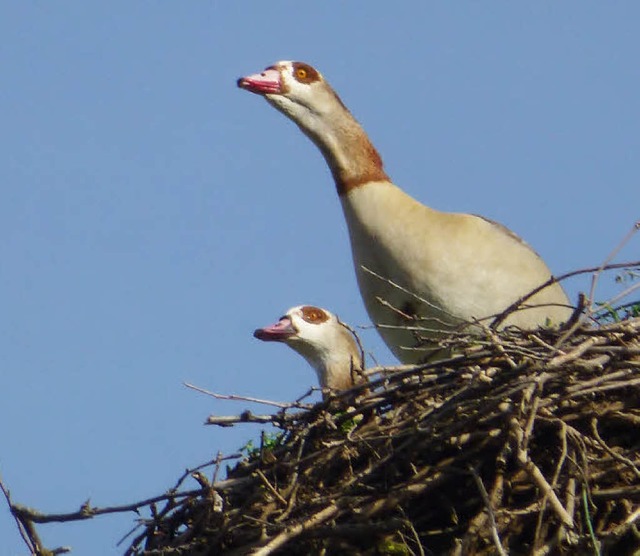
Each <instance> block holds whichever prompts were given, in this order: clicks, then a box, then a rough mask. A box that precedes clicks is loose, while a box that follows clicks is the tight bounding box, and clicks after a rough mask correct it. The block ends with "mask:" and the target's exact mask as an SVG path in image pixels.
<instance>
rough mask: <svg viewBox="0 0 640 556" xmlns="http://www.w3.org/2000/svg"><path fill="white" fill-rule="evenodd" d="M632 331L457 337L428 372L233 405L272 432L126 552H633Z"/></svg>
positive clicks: (639, 396)
mask: <svg viewBox="0 0 640 556" xmlns="http://www.w3.org/2000/svg"><path fill="white" fill-rule="evenodd" d="M639 331H640V318H633V319H629V320H626V321H623V322H619V323H613V324H607V325H603V326H600V327H598V328H590V327H587V326H585V325H581V326H576V327H574V328H573V330H571V331H570V332H567V331H564V332H561V331H552V330H538V331H536V332H535V333H532V332H521V331H515V330H514V331H506V332H501V333H500V334H499V335H498V334H496V333H489V332H488V333H487V337H486V338H481V339H478V338H474V339H469V338H458V339H456V340H454V341H450V344H449V345H448V346H447V347H449V348H453V349H454V350H455V353H458V354H459V355H457V356H455V357H452V358H450V359H449V360H447V361H445V362H441V363H439V364H437V365H435V364H431V365H422V366H416V367H414V368H411V369H409V370H403V371H399V372H394V373H384V372H381V373H379V374H378V375H377V376H374V377H372V380H371V382H370V383H369V384H368V385H365V386H363V387H360V388H357V389H354V390H351V391H349V392H345V393H342V394H341V395H338V396H332V397H331V398H329V399H327V400H325V401H323V402H320V403H318V404H316V405H313V406H309V407H308V408H306V409H301V408H300V407H301V405H298V406H296V407H293V408H287V409H283V410H281V411H279V412H278V413H276V414H273V415H271V416H269V417H268V419H267V418H265V417H262V418H259V419H258V418H256V417H255V416H253V415H252V414H250V413H248V412H246V413H244V414H243V415H242V416H240V417H239V419H238V420H239V421H247V422H250V421H261V422H264V421H267V420H268V421H270V422H271V423H272V424H273V425H274V426H275V427H277V428H278V429H280V431H281V434H280V435H279V436H278V437H277V439H276V440H273V438H271V439H270V440H269V441H266V440H264V439H265V435H263V442H262V446H261V447H260V448H259V449H256V450H254V451H253V452H252V453H250V455H249V456H248V457H244V458H242V459H239V460H238V461H236V462H234V463H235V466H234V467H233V468H228V469H227V478H226V479H224V480H217V474H218V471H219V467H220V463H221V462H220V461H218V462H217V464H216V463H215V462H212V463H211V464H210V465H211V466H212V468H213V471H214V477H213V480H212V481H210V480H209V479H207V477H206V476H205V473H204V472H203V469H200V470H199V471H197V472H196V473H195V474H192V476H194V477H195V478H196V479H197V480H198V482H199V483H200V486H201V488H199V489H197V490H193V491H190V492H188V493H186V494H185V493H184V492H183V493H182V495H180V488H177V489H176V490H175V491H172V493H173V492H175V493H176V495H175V496H173V494H172V493H169V496H168V498H167V500H166V501H164V507H163V508H161V509H160V508H157V507H156V506H155V505H153V507H152V510H153V511H152V516H151V517H150V518H149V519H144V520H142V527H143V532H142V533H140V534H138V536H137V537H136V538H135V539H133V542H132V544H131V546H130V548H129V549H128V550H127V552H126V554H127V555H143V554H144V555H151V554H193V555H200V554H202V555H205V554H207V555H208V554H258V555H266V554H291V555H297V554H299V555H310V554H311V555H313V554H331V555H334V554H345V555H347V554H349V555H351V554H362V555H365V554H366V555H374V554H390V555H405V554H406V555H410V554H435V555H440V554H452V555H454V554H457V555H467V554H483V555H484V554H486V555H489V554H492V555H493V554H511V555H517V554H536V555H544V554H615V555H621V554H634V553H635V551H636V550H637V549H638V547H640V535H639V532H638V529H637V527H636V526H637V523H638V521H639V519H640V509H639V508H640V455H639V453H640V450H639V448H640V409H639V407H640V332H639ZM452 344H454V345H452ZM373 378H375V380H374V379H373ZM204 471H206V469H205V470H204ZM187 476H188V475H187V474H185V477H184V478H183V479H186V477H187ZM181 482H182V481H181ZM178 487H180V483H179V484H178Z"/></svg>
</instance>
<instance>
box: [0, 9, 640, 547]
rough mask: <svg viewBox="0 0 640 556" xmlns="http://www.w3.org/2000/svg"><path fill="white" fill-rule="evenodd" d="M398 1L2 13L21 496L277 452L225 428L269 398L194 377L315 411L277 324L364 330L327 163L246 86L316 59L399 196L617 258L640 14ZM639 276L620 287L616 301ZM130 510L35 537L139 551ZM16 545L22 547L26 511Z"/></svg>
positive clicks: (6, 391) (11, 374)
mask: <svg viewBox="0 0 640 556" xmlns="http://www.w3.org/2000/svg"><path fill="white" fill-rule="evenodd" d="M390 6H391V4H390V3H388V2H348V3H346V2H345V3H337V2H336V3H329V2H324V3H301V2H277V1H276V2H269V3H264V2H253V3H247V2H149V1H137V2H124V1H121V0H116V1H113V2H109V3H102V4H99V3H97V2H80V1H75V2H64V1H61V2H4V3H2V5H1V6H0V36H2V38H3V40H2V43H3V46H2V48H1V49H0V67H1V68H2V86H1V87H0V121H1V122H2V133H1V134H0V142H1V143H2V145H1V147H2V148H1V149H0V153H1V154H0V157H1V163H0V175H1V177H2V185H1V187H0V260H1V264H0V307H1V313H0V315H1V316H0V327H1V329H0V332H1V333H0V354H1V355H0V361H1V363H2V365H1V368H0V373H1V374H0V376H1V377H2V387H1V388H0V439H1V444H0V474H1V475H2V477H3V479H4V481H5V482H6V483H7V485H8V486H9V487H10V489H11V491H12V494H13V497H14V499H15V500H17V501H19V502H22V503H24V504H27V505H30V506H35V507H37V508H39V509H41V510H43V511H47V512H63V511H73V510H75V509H77V508H78V507H79V506H80V505H81V504H82V503H83V502H84V501H85V500H86V499H87V498H91V503H92V504H94V505H98V506H105V505H112V504H119V503H126V502H131V501H134V500H138V499H142V498H145V497H148V496H152V495H155V494H158V493H160V492H161V491H163V490H164V489H165V488H167V487H168V486H169V485H171V484H172V483H173V482H174V480H175V479H176V478H177V477H178V476H179V475H180V474H181V473H182V471H183V470H184V469H185V468H186V467H189V466H194V465H196V464H199V463H202V462H204V461H207V460H209V459H211V458H213V457H214V456H215V454H216V453H217V452H218V451H219V450H221V451H223V452H225V453H229V452H232V451H234V450H235V449H237V448H238V447H240V446H242V445H243V444H244V443H246V441H247V440H249V439H251V438H256V437H257V436H258V429H257V428H255V429H254V428H250V427H248V426H247V427H245V428H242V427H240V428H237V429H214V428H208V427H204V426H202V422H203V421H204V420H205V418H206V417H207V416H208V415H209V414H212V413H215V414H218V415H226V414H235V413H238V412H240V411H241V410H243V409H245V408H251V409H254V410H255V409H256V408H255V407H252V406H250V405H249V404H246V403H234V402H225V401H215V400H213V399H210V398H208V397H206V396H204V395H202V394H199V393H197V392H194V391H192V390H188V389H187V388H185V387H184V386H183V385H182V383H183V382H184V381H188V382H191V383H195V384H197V385H199V386H201V387H203V388H208V389H210V390H215V391H217V392H221V393H227V394H246V395H253V396H256V397H261V398H268V399H274V400H291V399H292V398H294V397H297V396H298V395H300V394H301V393H302V392H304V391H305V390H306V389H307V388H308V387H309V386H310V385H312V384H313V383H314V378H315V377H314V373H313V372H312V371H311V370H310V369H309V368H307V367H306V365H305V363H304V361H303V360H302V359H301V358H299V357H298V356H297V355H296V354H294V353H293V352H291V351H289V350H287V349H285V348H284V347H283V346H279V345H273V344H271V345H265V344H263V343H261V342H258V341H257V340H254V339H253V337H252V331H253V330H254V329H255V328H256V327H258V326H261V325H264V324H267V323H270V322H272V321H274V320H275V319H277V317H279V316H280V315H281V314H282V313H283V312H284V311H285V310H286V309H287V308H288V307H290V306H293V305H298V304H301V303H312V304H316V305H320V306H324V307H327V308H329V309H331V310H333V311H334V312H336V313H338V314H339V315H340V316H341V317H342V318H343V320H345V321H347V322H349V323H351V324H352V325H354V326H358V325H367V324H368V320H367V316H366V313H365V311H364V308H363V306H362V303H361V301H360V296H359V293H358V290H357V287H356V284H355V278H354V275H353V269H352V267H351V258H350V251H349V246H348V242H347V234H346V228H345V225H344V222H343V218H342V213H341V210H340V206H339V202H338V200H337V198H336V195H335V192H334V188H333V184H332V182H331V178H330V175H329V172H328V170H327V169H326V167H325V165H324V161H323V160H322V158H321V156H320V154H319V153H318V152H317V150H316V149H315V147H314V146H313V145H312V144H311V143H310V142H309V141H308V140H307V139H306V138H305V137H304V136H303V135H302V134H301V133H300V132H299V131H298V130H297V128H295V126H294V125H293V124H291V123H290V122H288V121H286V120H285V118H284V117H283V116H282V115H280V114H278V113H277V112H276V111H275V110H273V109H272V108H271V107H270V106H268V105H267V104H266V103H265V102H264V101H263V100H262V99H260V98H258V97H256V96H254V95H250V94H248V93H247V92H245V91H241V90H239V89H237V88H236V85H235V80H236V78H237V77H239V76H241V75H245V74H248V73H254V72H256V71H259V70H261V69H262V68H264V67H265V66H267V65H270V64H271V63H273V62H275V61H277V60H281V59H297V60H303V61H306V62H310V63H312V64H313V65H315V66H316V67H317V68H319V69H320V71H322V72H323V74H324V75H325V77H326V78H327V79H328V80H329V81H330V82H331V83H332V85H333V86H334V88H335V89H336V90H337V91H338V92H339V94H340V95H341V97H342V99H343V101H344V102H345V103H346V104H347V106H349V107H350V109H351V110H352V112H353V113H354V115H355V116H356V117H357V118H358V119H359V120H360V121H361V123H362V124H363V125H364V127H365V129H366V130H367V131H368V133H369V135H370V136H371V138H372V140H373V142H374V144H375V145H376V146H377V147H378V149H379V151H380V153H381V154H382V156H383V159H384V160H385V164H386V168H387V170H388V173H389V174H390V175H391V176H392V178H393V179H394V181H395V182H396V183H397V184H398V185H400V186H401V187H403V188H404V189H405V190H407V191H408V192H409V193H411V194H412V195H413V196H415V197H416V198H418V199H420V200H421V201H423V202H425V203H427V204H429V205H431V206H433V207H434V208H438V209H441V210H450V211H461V212H473V213H479V214H482V215H484V216H488V217H490V218H493V219H495V220H498V221H500V222H502V223H504V224H506V225H507V226H509V227H510V228H512V229H513V230H514V231H516V232H517V233H518V234H520V235H521V236H523V237H524V238H525V239H526V240H527V241H528V242H529V243H531V244H532V245H533V246H534V247H535V248H536V249H537V250H538V251H539V252H540V253H541V254H542V255H543V257H544V258H545V259H546V260H547V262H548V263H549V265H550V266H551V268H552V269H553V271H554V272H556V273H562V272H565V271H568V270H573V269H577V268H581V267H585V266H590V265H597V264H599V263H600V262H602V260H603V259H604V258H605V257H606V255H607V254H608V253H609V252H610V251H611V250H612V249H613V247H614V246H615V245H616V244H617V243H618V242H619V241H620V239H621V238H622V237H623V236H624V234H625V233H626V232H627V231H628V229H629V228H630V227H631V225H632V224H633V222H634V221H635V220H637V219H639V218H640V202H639V200H640V175H639V174H640V173H639V171H638V153H639V152H640V144H639V143H640V141H639V139H638V128H639V123H640V120H639V114H640V95H638V90H639V89H640V65H639V64H638V60H637V57H638V52H639V42H640V39H639V38H638V30H637V22H638V20H639V18H640V4H638V3H637V2H634V1H627V2H624V1H621V2H616V3H614V4H611V3H602V2H591V1H580V2H577V1H567V2H562V3H559V2H535V3H522V2H517V3H516V2H506V1H505V2H502V1H498V2H492V3H490V4H487V3H479V2H455V3H453V2H437V3H436V2H404V3H402V2H396V3H394V4H393V6H392V7H390ZM638 245H639V240H638V239H637V238H635V239H634V240H633V241H632V242H630V243H629V245H628V246H627V248H626V249H625V250H624V251H623V253H622V254H621V255H620V257H619V258H620V259H621V260H631V259H638V258H640V257H639V256H638V253H639V251H640V250H639V249H638ZM469 271H470V272H473V269H469ZM587 288H588V283H587V281H586V280H584V279H582V280H576V281H573V282H571V283H569V284H568V285H567V289H568V291H569V293H570V295H571V297H572V298H573V299H575V297H576V295H577V293H578V291H584V290H586V289H587ZM619 288H620V286H618V285H616V284H615V283H614V282H613V279H612V277H609V278H605V279H603V280H602V283H601V288H600V290H599V292H598V298H599V299H601V300H605V299H607V298H608V297H610V296H611V295H612V294H614V293H616V292H617V291H619ZM362 337H363V340H364V343H365V345H366V346H367V348H368V349H369V350H371V351H372V352H373V353H374V354H375V356H376V357H377V358H378V360H379V361H380V362H383V363H393V358H392V357H391V355H390V354H389V352H388V351H387V350H386V348H385V347H384V346H383V345H382V343H381V342H380V340H379V339H378V338H377V336H376V334H375V332H374V331H371V330H364V331H363V332H362ZM257 409H258V410H259V411H263V410H264V409H263V408H257ZM134 518H135V516H134V515H127V516H120V517H103V518H100V519H97V520H94V521H93V522H83V523H79V524H75V525H65V524H61V525H48V526H43V527H40V529H39V531H40V533H41V534H42V537H43V539H44V540H45V542H46V544H47V545H48V546H49V547H50V548H52V547H55V546H59V545H70V546H72V547H73V549H74V552H73V553H74V554H93V555H98V556H100V555H111V554H120V553H121V552H122V551H123V549H122V547H120V548H118V547H116V541H117V540H118V539H119V538H120V537H121V536H122V535H124V534H125V533H126V532H127V531H128V530H129V528H130V527H131V525H132V523H133V520H134ZM0 539H2V541H0V545H1V546H0V555H2V556H4V555H5V554H6V555H11V556H14V555H22V554H26V549H25V547H24V545H23V544H22V541H21V540H20V537H19V535H18V532H17V529H16V528H15V525H14V523H13V521H12V519H11V516H10V515H9V513H8V511H7V509H6V507H4V506H3V505H2V504H0Z"/></svg>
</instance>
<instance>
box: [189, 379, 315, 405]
mask: <svg viewBox="0 0 640 556" xmlns="http://www.w3.org/2000/svg"><path fill="white" fill-rule="evenodd" d="M183 384H184V385H185V386H186V387H187V388H191V389H192V390H195V391H196V392H200V393H202V394H206V395H207V396H211V397H212V398H215V399H217V400H234V401H242V402H252V403H259V404H263V405H270V406H273V407H279V408H280V409H292V408H296V409H310V408H311V407H313V406H312V405H311V404H301V403H298V402H296V403H289V402H274V401H272V400H263V399H260V398H253V397H251V396H238V395H236V394H217V393H216V392H211V391H210V390H205V389H204V388H200V387H199V386H194V385H193V384H189V383H188V382H183Z"/></svg>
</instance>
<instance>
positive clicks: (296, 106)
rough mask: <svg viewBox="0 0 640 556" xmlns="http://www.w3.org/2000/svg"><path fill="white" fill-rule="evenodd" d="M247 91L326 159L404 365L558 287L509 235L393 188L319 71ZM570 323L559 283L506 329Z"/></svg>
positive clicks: (290, 66)
mask: <svg viewBox="0 0 640 556" xmlns="http://www.w3.org/2000/svg"><path fill="white" fill-rule="evenodd" d="M238 86H239V87H241V88H243V89H246V90H248V91H250V92H252V93H256V94H259V95H262V96H264V97H265V99H266V100H267V101H268V102H269V104H271V105H272V106H274V107H275V108H277V109H278V110H279V111H280V112H282V113H283V114H284V115H285V116H287V117H288V118H290V119H291V120H293V121H294V122H295V123H296V124H297V125H298V127H299V128H300V129H301V130H302V131H303V133H304V134H305V135H307V137H309V138H310V139H311V140H312V141H313V142H314V143H315V144H316V146H317V147H318V148H319V149H320V151H321V152H322V154H323V156H324V158H325V160H326V162H327V164H328V165H329V168H330V169H331V173H332V175H333V179H334V181H335V185H336V189H337V191H338V195H339V197H340V201H341V203H342V208H343V211H344V215H345V218H346V221H347V226H348V229H349V236H350V239H351V249H352V254H353V261H354V265H355V270H356V275H357V278H358V284H359V287H360V293H361V295H362V298H363V300H364V303H365V306H366V308H367V311H368V313H369V316H370V317H371V320H372V321H373V322H374V323H375V324H376V325H377V326H378V330H379V331H380V334H381V335H382V338H383V339H384V341H385V342H386V343H387V345H388V346H389V347H390V348H391V350H392V351H393V352H394V354H395V355H396V356H397V357H398V358H399V359H400V360H401V361H403V362H405V363H414V362H418V361H421V360H425V359H428V358H429V357H430V356H433V354H434V352H436V351H437V348H436V347H435V345H436V344H437V339H438V338H439V337H442V336H444V335H446V334H447V333H450V332H451V331H452V330H460V329H462V328H464V329H465V332H475V333H479V332H480V328H478V327H477V326H473V325H471V323H474V322H475V321H483V322H484V323H485V324H490V322H491V321H490V320H489V319H490V318H491V317H492V316H494V315H499V314H500V313H502V312H503V311H504V310H505V309H506V308H507V307H509V306H510V305H511V304H512V303H514V302H516V301H518V300H519V299H520V298H521V297H522V296H525V295H526V294H528V293H529V292H531V291H532V290H533V289H534V288H536V287H538V286H541V285H542V284H543V283H545V282H546V281H547V280H548V279H549V278H550V277H551V272H550V270H549V268H548V267H547V265H546V264H545V263H544V261H543V260H542V259H541V258H540V257H539V256H538V255H537V254H536V253H535V251H533V250H532V249H531V248H530V247H529V246H528V245H527V244H526V243H525V242H524V241H523V240H521V239H520V238H519V237H518V236H517V235H516V234H514V233H513V232H511V231H510V230H508V229H507V228H505V227H504V226H502V225H500V224H497V223H495V222H492V221H491V220H488V219H486V218H483V217H481V216H475V215H472V214H458V213H446V212H440V211H437V210H434V209H432V208H429V207H427V206H425V205H423V204H421V203H419V202H418V201H416V200H415V199H413V198H412V197H410V196H409V195H407V194H406V193H405V192H404V191H402V189H400V188H399V187H397V186H396V185H394V184H393V183H392V182H391V180H390V179H389V177H388V176H387V174H386V173H385V171H384V169H383V166H382V160H381V158H380V156H379V154H378V152H377V151H376V149H375V148H374V146H373V145H372V144H371V141H370V140H369V138H368V137H367V135H366V133H365V132H364V130H363V129H362V127H360V125H359V124H358V122H357V121H356V120H355V118H354V117H353V116H352V115H351V113H350V112H349V110H348V109H347V108H346V107H345V105H344V104H343V103H342V101H341V100H340V98H339V97H338V95H337V94H336V93H335V92H334V91H333V89H332V88H331V87H330V86H329V84H328V83H327V82H326V81H325V80H324V78H323V77H322V75H321V74H320V72H318V71H317V70H316V69H314V68H313V67H311V66H310V65H308V64H305V63H302V62H278V63H276V64H275V65H273V66H270V67H268V68H267V69H265V70H264V71H263V72H262V73H257V74H255V75H249V76H247V77H242V78H240V79H239V80H238ZM370 271H373V273H375V274H373V273H372V272H370ZM376 275H377V276H376ZM570 314H571V308H570V305H569V301H568V299H567V296H566V294H565V293H564V291H563V289H562V287H561V286H560V285H559V284H557V283H553V284H552V285H550V286H548V287H546V288H545V289H543V290H542V291H540V292H539V293H537V294H536V295H535V296H533V297H531V298H529V299H528V300H527V301H526V302H525V303H524V304H523V305H522V306H521V307H520V308H519V309H518V310H517V311H514V312H512V313H510V314H509V315H508V317H507V318H506V319H504V320H503V322H502V323H501V327H504V326H507V325H515V326H518V327H520V328H525V329H533V328H537V327H539V326H542V325H548V324H560V323H562V322H564V321H566V320H567V319H568V318H569V316H570ZM465 326H466V328H465ZM425 343H426V345H425ZM429 344H430V345H429Z"/></svg>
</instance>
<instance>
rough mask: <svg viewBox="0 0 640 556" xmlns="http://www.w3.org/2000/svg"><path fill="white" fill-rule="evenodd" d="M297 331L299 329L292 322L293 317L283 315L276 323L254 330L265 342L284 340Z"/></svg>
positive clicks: (255, 335) (255, 334)
mask: <svg viewBox="0 0 640 556" xmlns="http://www.w3.org/2000/svg"><path fill="white" fill-rule="evenodd" d="M297 333H298V332H297V330H296V329H295V328H294V327H293V325H292V324H291V319H290V318H289V317H282V318H281V319H280V320H279V321H278V322H276V323H275V324H270V325H269V326H265V327H264V328H258V329H257V330H255V331H254V333H253V336H254V338H258V340H262V341H264V342H284V341H285V340H287V339H288V338H290V337H291V336H295V335H296V334H297Z"/></svg>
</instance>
